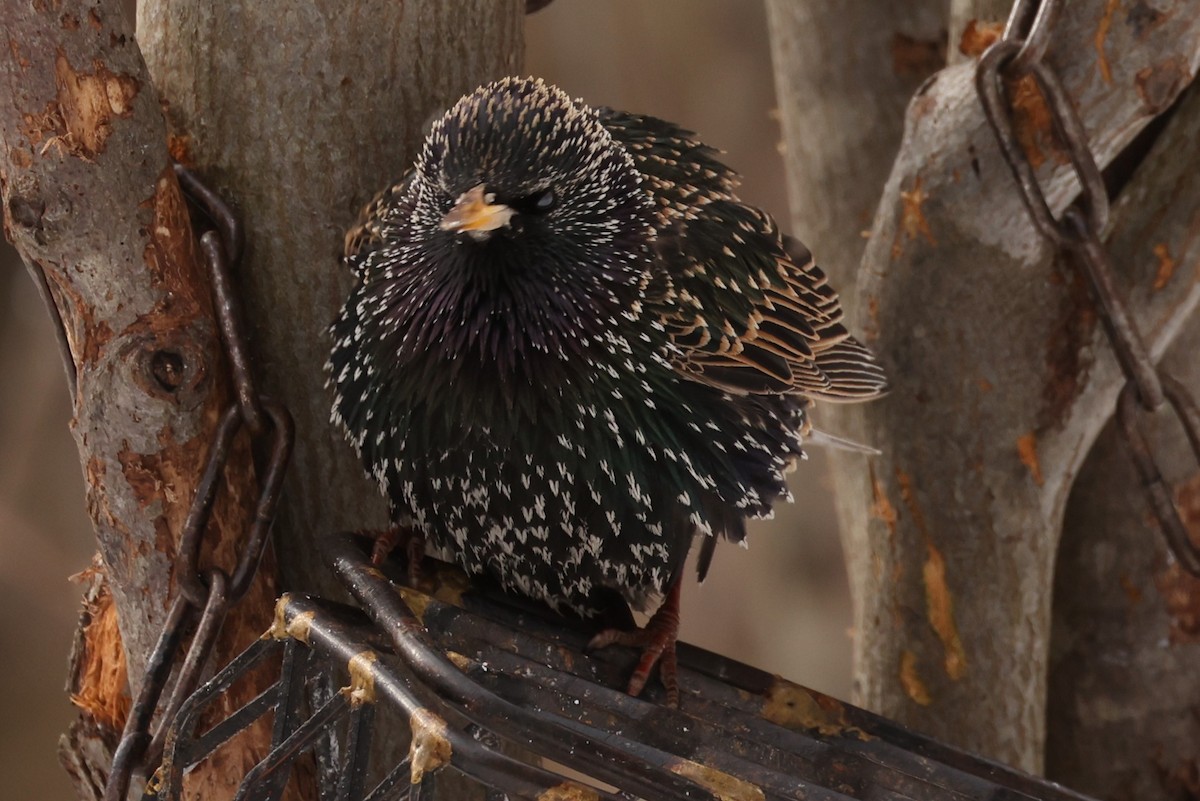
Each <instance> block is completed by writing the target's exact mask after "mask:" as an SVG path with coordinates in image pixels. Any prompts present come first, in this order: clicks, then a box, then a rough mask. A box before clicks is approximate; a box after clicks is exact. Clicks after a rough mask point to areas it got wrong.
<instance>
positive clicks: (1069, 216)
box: [975, 0, 1200, 576]
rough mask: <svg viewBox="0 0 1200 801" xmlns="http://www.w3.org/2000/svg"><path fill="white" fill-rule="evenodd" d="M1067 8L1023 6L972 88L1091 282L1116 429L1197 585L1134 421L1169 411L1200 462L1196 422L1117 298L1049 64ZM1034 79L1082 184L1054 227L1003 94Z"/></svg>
mask: <svg viewBox="0 0 1200 801" xmlns="http://www.w3.org/2000/svg"><path fill="white" fill-rule="evenodd" d="M1061 6H1062V2H1061V0H1041V2H1039V0H1017V3H1016V4H1015V5H1014V7H1013V11H1012V15H1011V16H1010V17H1009V20H1008V25H1007V26H1006V27H1005V29H1004V34H1003V36H1002V37H1001V38H1000V40H999V41H997V42H996V43H995V44H993V45H992V46H991V47H989V48H988V49H987V51H986V52H984V54H983V56H982V57H981V58H980V59H979V64H978V66H977V67H976V72H975V88H976V90H977V91H978V93H979V98H980V101H981V102H982V104H983V110H984V114H985V116H986V117H987V121H988V124H989V125H990V126H991V129H992V132H993V133H994V134H995V137H996V142H997V144H998V145H999V146H1000V151H1001V153H1002V154H1003V156H1004V160H1005V162H1007V164H1008V166H1009V169H1010V170H1011V171H1012V174H1013V178H1014V179H1016V182H1017V187H1018V189H1019V190H1020V193H1021V200H1022V202H1023V203H1024V204H1025V208H1026V210H1027V211H1028V212H1029V217H1030V219H1031V220H1032V221H1033V225H1034V227H1035V228H1037V230H1038V232H1039V233H1040V234H1041V235H1042V236H1043V237H1045V238H1046V239H1047V240H1048V241H1049V242H1050V243H1052V244H1053V245H1054V246H1055V247H1056V248H1057V249H1058V250H1059V251H1061V252H1064V253H1067V254H1070V255H1071V256H1072V257H1073V259H1074V260H1075V262H1076V263H1077V265H1078V267H1079V269H1080V270H1081V271H1082V272H1083V274H1084V276H1085V277H1086V278H1087V282H1088V286H1089V288H1090V291H1091V294H1092V297H1093V299H1094V300H1095V302H1096V305H1097V307H1098V308H1097V312H1098V314H1099V316H1100V319H1101V321H1102V322H1103V324H1104V329H1105V331H1106V333H1107V334H1108V340H1109V342H1110V343H1111V344H1112V347H1113V350H1114V351H1115V352H1116V356H1117V361H1118V362H1119V363H1120V365H1121V370H1122V371H1123V373H1124V374H1125V379H1126V382H1127V383H1126V385H1125V388H1124V389H1123V390H1122V391H1121V395H1120V399H1119V402H1118V416H1117V419H1118V423H1119V430H1120V432H1121V434H1122V436H1123V437H1124V439H1125V441H1126V443H1128V445H1129V448H1130V452H1131V453H1132V455H1133V460H1134V463H1135V464H1136V465H1137V468H1138V473H1139V475H1140V476H1141V478H1142V481H1143V483H1144V484H1145V487H1146V493H1147V497H1148V499H1149V501H1150V506H1151V508H1152V509H1153V511H1154V514H1155V517H1156V518H1157V519H1158V521H1159V524H1160V525H1161V526H1162V529H1163V533H1164V536H1165V538H1166V540H1167V544H1168V545H1169V546H1170V548H1171V551H1172V553H1173V554H1174V555H1175V558H1176V559H1177V560H1178V562H1179V564H1180V565H1181V566H1182V567H1183V568H1184V569H1186V570H1187V571H1188V572H1189V573H1192V574H1193V575H1196V576H1200V548H1198V547H1197V545H1196V544H1195V543H1194V542H1193V541H1192V540H1191V538H1190V537H1189V535H1188V530H1187V526H1186V525H1185V524H1184V522H1183V520H1182V519H1181V518H1180V516H1179V510H1178V509H1176V507H1175V504H1174V500H1173V497H1172V496H1173V492H1172V490H1171V487H1170V485H1169V484H1168V483H1167V482H1166V480H1165V479H1164V478H1163V475H1162V471H1161V470H1160V469H1159V466H1158V460H1157V457H1156V455H1155V453H1154V450H1153V449H1152V448H1151V447H1150V444H1149V440H1148V439H1147V437H1146V436H1145V434H1144V432H1143V431H1142V428H1141V424H1140V422H1139V418H1140V417H1141V415H1139V414H1138V412H1139V409H1140V410H1141V411H1145V412H1151V413H1153V412H1157V411H1159V410H1160V409H1162V408H1163V407H1164V405H1165V406H1168V407H1169V408H1170V409H1171V410H1172V411H1173V413H1174V414H1175V416H1176V418H1178V419H1179V421H1180V423H1182V425H1183V427H1184V430H1185V432H1186V434H1187V439H1188V442H1189V443H1190V445H1191V448H1192V452H1193V454H1194V455H1195V456H1196V459H1197V462H1198V463H1200V413H1197V407H1196V403H1195V401H1194V400H1193V399H1192V397H1191V396H1190V395H1189V393H1188V391H1187V389H1186V388H1184V386H1183V385H1182V384H1180V383H1179V382H1178V381H1176V380H1175V379H1174V378H1172V377H1171V376H1170V375H1168V374H1166V373H1164V372H1163V371H1161V370H1160V369H1159V368H1158V366H1157V365H1156V364H1155V363H1154V361H1153V359H1152V358H1151V356H1150V351H1149V349H1148V348H1147V347H1146V344H1145V341H1144V340H1143V338H1142V335H1141V332H1140V331H1139V330H1138V327H1137V324H1136V323H1135V322H1134V321H1133V317H1132V316H1131V315H1130V313H1129V308H1128V306H1127V305H1126V303H1125V301H1124V299H1123V298H1122V297H1121V293H1120V291H1119V290H1118V289H1117V282H1116V279H1115V276H1114V274H1113V270H1112V266H1111V264H1110V261H1109V257H1108V252H1107V251H1106V250H1105V248H1104V244H1103V242H1101V240H1100V236H1101V234H1102V233H1103V231H1104V229H1105V227H1106V226H1107V225H1108V212H1109V205H1108V194H1107V192H1106V190H1105V187H1104V179H1103V177H1102V175H1101V172H1100V167H1099V165H1097V164H1096V160H1095V158H1094V157H1093V156H1092V152H1091V149H1090V147H1089V146H1088V138H1087V133H1086V131H1085V130H1084V128H1083V123H1082V122H1081V121H1080V119H1079V114H1078V113H1077V112H1076V110H1075V106H1074V105H1073V104H1072V103H1071V99H1070V97H1068V95H1067V93H1066V90H1065V89H1064V88H1063V85H1062V81H1061V80H1060V79H1059V76H1058V73H1057V72H1055V70H1054V68H1053V67H1052V66H1050V64H1049V63H1048V62H1046V61H1045V60H1044V56H1045V54H1046V50H1047V48H1048V46H1049V43H1050V38H1051V30H1052V28H1053V25H1054V20H1055V18H1056V17H1057V16H1058V12H1059V10H1060V8H1061ZM1026 76H1031V77H1032V79H1033V80H1034V81H1035V82H1036V83H1037V86H1038V89H1039V90H1040V91H1041V94H1042V97H1043V98H1044V99H1045V101H1046V107H1047V109H1048V110H1049V113H1050V119H1051V123H1052V125H1053V128H1054V132H1055V134H1056V135H1057V137H1058V139H1059V140H1060V143H1061V144H1062V145H1063V147H1064V149H1065V150H1066V152H1067V155H1068V157H1069V159H1070V162H1071V167H1072V169H1073V170H1074V173H1075V178H1076V180H1078V181H1079V186H1080V195H1079V200H1078V201H1076V203H1075V204H1073V205H1072V206H1071V207H1069V208H1068V209H1067V210H1066V211H1064V212H1063V214H1062V215H1061V216H1060V217H1059V218H1058V219H1055V217H1054V215H1053V213H1052V212H1051V210H1050V206H1049V203H1048V202H1047V201H1046V196H1045V194H1044V193H1043V192H1042V188H1041V185H1040V184H1039V183H1038V179H1037V175H1036V173H1035V171H1034V168H1033V165H1032V164H1031V163H1030V161H1029V158H1028V157H1027V156H1026V154H1025V150H1024V149H1023V148H1022V147H1021V144H1020V142H1019V141H1018V140H1017V137H1016V132H1015V129H1014V124H1013V106H1012V101H1011V98H1010V97H1009V94H1008V91H1007V89H1006V86H1005V82H1006V81H1014V80H1017V79H1020V78H1024V77H1026Z"/></svg>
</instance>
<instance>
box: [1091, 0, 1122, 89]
mask: <svg viewBox="0 0 1200 801" xmlns="http://www.w3.org/2000/svg"><path fill="white" fill-rule="evenodd" d="M1118 2H1119V0H1108V4H1107V5H1106V6H1105V7H1104V16H1103V17H1101V18H1100V24H1099V25H1097V26H1096V38H1095V39H1094V40H1093V42H1094V43H1095V45H1096V60H1097V61H1098V62H1099V64H1100V77H1102V78H1104V82H1105V83H1107V84H1112V68H1111V67H1110V66H1109V65H1108V56H1107V55H1105V54H1104V41H1105V40H1106V39H1107V38H1108V29H1109V28H1111V27H1112V19H1113V13H1114V12H1116V10H1117V3H1118Z"/></svg>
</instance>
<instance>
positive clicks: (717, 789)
mask: <svg viewBox="0 0 1200 801" xmlns="http://www.w3.org/2000/svg"><path fill="white" fill-rule="evenodd" d="M668 767H669V770H670V771H671V772H672V773H674V774H675V775H677V776H682V777H683V778H685V779H689V780H690V781H693V782H695V783H696V784H698V785H700V786H701V787H705V788H707V789H708V790H709V791H710V792H711V793H712V794H713V795H715V796H716V797H717V798H719V799H721V801H763V799H765V798H766V794H765V793H763V791H762V788H761V787H759V786H757V785H754V784H751V783H750V782H748V781H745V780H743V779H739V778H737V777H736V776H730V775H729V774H728V773H723V772H721V771H719V770H717V769H716V768H710V767H708V766H707V765H701V764H700V763H698V762H693V761H691V760H690V759H680V760H678V761H675V762H672V763H670V764H669V766H668Z"/></svg>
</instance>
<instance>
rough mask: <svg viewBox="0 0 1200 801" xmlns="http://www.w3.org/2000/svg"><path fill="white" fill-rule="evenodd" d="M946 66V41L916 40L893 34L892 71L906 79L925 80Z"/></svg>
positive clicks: (941, 39)
mask: <svg viewBox="0 0 1200 801" xmlns="http://www.w3.org/2000/svg"><path fill="white" fill-rule="evenodd" d="M944 66H946V39H945V37H938V38H937V39H916V38H914V37H912V36H909V35H907V34H904V33H900V32H898V31H897V32H896V33H894V34H892V70H893V71H894V72H895V73H896V74H897V75H901V76H904V77H906V78H916V79H924V78H925V77H926V76H928V75H932V74H933V73H935V72H937V71H938V70H940V69H941V68H942V67H944Z"/></svg>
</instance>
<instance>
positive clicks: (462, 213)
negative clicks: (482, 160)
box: [441, 184, 516, 239]
mask: <svg viewBox="0 0 1200 801" xmlns="http://www.w3.org/2000/svg"><path fill="white" fill-rule="evenodd" d="M495 200H496V196H495V195H494V194H492V193H491V192H487V191H486V190H485V187H484V185H483V184H480V185H479V186H476V187H475V188H474V189H470V190H468V191H466V192H463V193H462V194H461V195H459V196H458V200H456V201H454V207H453V208H451V209H450V211H448V212H446V216H445V217H443V218H442V223H441V229H442V230H443V231H465V232H467V233H468V234H470V235H471V236H472V237H474V238H476V239H483V238H485V237H487V235H488V234H489V233H491V232H492V231H495V230H496V229H497V228H503V227H504V226H506V225H508V221H509V220H511V219H512V216H513V215H514V214H516V212H515V211H514V210H513V209H512V208H510V207H508V206H506V205H504V204H503V203H496V202H494V201H495Z"/></svg>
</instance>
